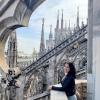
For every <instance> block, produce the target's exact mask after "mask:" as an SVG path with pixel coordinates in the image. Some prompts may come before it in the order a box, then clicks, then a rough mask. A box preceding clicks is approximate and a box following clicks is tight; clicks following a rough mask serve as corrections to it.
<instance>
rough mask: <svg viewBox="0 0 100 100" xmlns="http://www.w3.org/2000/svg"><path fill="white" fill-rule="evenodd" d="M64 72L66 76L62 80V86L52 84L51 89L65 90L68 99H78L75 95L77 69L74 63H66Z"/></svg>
mask: <svg viewBox="0 0 100 100" xmlns="http://www.w3.org/2000/svg"><path fill="white" fill-rule="evenodd" d="M64 74H65V76H64V78H63V79H62V81H61V84H62V87H56V86H50V87H49V89H52V90H57V91H65V93H66V95H67V97H68V100H77V97H76V95H75V92H76V91H75V78H76V71H75V67H74V64H73V63H71V62H69V63H64Z"/></svg>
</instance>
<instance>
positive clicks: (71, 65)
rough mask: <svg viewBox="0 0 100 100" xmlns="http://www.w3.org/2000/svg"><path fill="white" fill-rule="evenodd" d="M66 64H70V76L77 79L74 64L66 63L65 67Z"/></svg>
mask: <svg viewBox="0 0 100 100" xmlns="http://www.w3.org/2000/svg"><path fill="white" fill-rule="evenodd" d="M65 64H68V65H69V68H70V71H69V72H68V76H72V77H74V78H76V69H75V66H74V64H73V63H72V62H68V63H67V62H65V63H64V66H65Z"/></svg>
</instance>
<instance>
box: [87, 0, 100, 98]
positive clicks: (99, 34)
mask: <svg viewBox="0 0 100 100" xmlns="http://www.w3.org/2000/svg"><path fill="white" fill-rule="evenodd" d="M88 8H89V9H88V11H89V21H88V29H89V31H88V32H89V33H88V48H89V49H88V71H87V72H88V73H87V79H88V91H87V92H88V98H87V100H99V98H100V0H89V6H88Z"/></svg>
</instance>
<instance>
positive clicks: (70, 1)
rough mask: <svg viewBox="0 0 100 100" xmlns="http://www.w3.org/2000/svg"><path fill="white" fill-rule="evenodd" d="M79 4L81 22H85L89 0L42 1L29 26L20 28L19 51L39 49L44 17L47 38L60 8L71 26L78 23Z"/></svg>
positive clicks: (17, 30) (30, 51)
mask: <svg viewBox="0 0 100 100" xmlns="http://www.w3.org/2000/svg"><path fill="white" fill-rule="evenodd" d="M78 6H79V11H80V13H79V14H80V24H81V21H82V20H83V21H84V22H85V23H86V21H87V16H88V15H87V14H88V0H46V1H45V2H44V3H42V4H41V5H40V6H39V7H38V8H37V9H36V10H35V11H34V12H33V14H32V15H31V18H30V21H29V25H28V27H24V28H18V29H16V32H17V39H18V40H17V42H18V51H23V52H25V53H26V54H32V52H33V48H35V49H36V50H37V51H39V47H40V38H41V27H42V20H41V19H42V18H44V19H45V28H44V30H45V40H47V39H48V35H49V31H50V25H51V24H52V26H53V35H54V28H55V26H56V20H57V13H58V9H59V11H60V19H61V11H62V9H63V12H64V20H65V21H66V22H67V26H68V23H69V20H70V22H71V27H73V26H74V24H76V16H77V7H78Z"/></svg>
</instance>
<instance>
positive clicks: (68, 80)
mask: <svg viewBox="0 0 100 100" xmlns="http://www.w3.org/2000/svg"><path fill="white" fill-rule="evenodd" d="M61 84H62V87H56V86H52V90H57V91H65V93H66V95H67V96H72V95H74V94H75V78H74V77H72V76H67V75H66V76H65V78H64V79H63V80H62V81H61Z"/></svg>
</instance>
